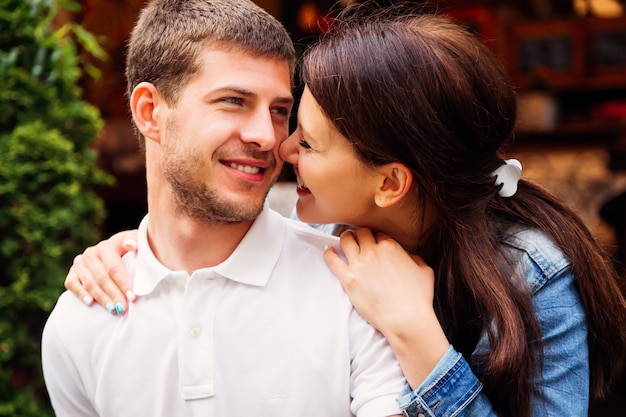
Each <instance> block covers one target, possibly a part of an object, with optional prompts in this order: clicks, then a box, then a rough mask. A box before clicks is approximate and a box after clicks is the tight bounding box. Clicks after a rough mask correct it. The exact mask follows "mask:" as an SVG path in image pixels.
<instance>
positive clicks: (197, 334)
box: [189, 326, 202, 339]
mask: <svg viewBox="0 0 626 417" xmlns="http://www.w3.org/2000/svg"><path fill="white" fill-rule="evenodd" d="M201 333H202V330H201V329H200V326H196V327H192V328H191V329H190V330H189V336H191V337H192V338H194V339H197V338H199V337H200V334H201Z"/></svg>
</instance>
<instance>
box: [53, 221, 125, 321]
mask: <svg viewBox="0 0 626 417" xmlns="http://www.w3.org/2000/svg"><path fill="white" fill-rule="evenodd" d="M136 238H137V231H136V230H128V231H123V232H119V233H116V234H114V235H113V236H111V237H110V238H109V239H107V240H103V241H101V242H99V243H98V244H96V245H95V246H91V247H88V248H87V249H85V252H83V253H82V254H80V255H78V256H76V258H74V263H73V264H72V266H71V268H70V270H69V272H68V274H67V277H66V278H65V288H67V289H68V290H69V291H71V292H72V293H73V294H74V295H75V296H77V297H78V298H80V299H81V300H82V301H83V302H84V303H85V304H86V305H92V304H93V302H94V301H96V302H97V303H98V304H100V305H102V306H103V307H105V308H106V309H107V310H108V311H109V312H110V313H112V314H116V315H122V314H124V313H125V312H126V311H127V310H128V302H127V301H131V302H132V301H134V300H135V299H136V297H135V294H134V293H133V291H132V288H133V286H132V282H131V280H130V277H129V276H128V273H127V272H126V269H125V268H124V265H123V263H122V255H124V254H125V253H126V252H128V251H132V250H136V249H137V243H136Z"/></svg>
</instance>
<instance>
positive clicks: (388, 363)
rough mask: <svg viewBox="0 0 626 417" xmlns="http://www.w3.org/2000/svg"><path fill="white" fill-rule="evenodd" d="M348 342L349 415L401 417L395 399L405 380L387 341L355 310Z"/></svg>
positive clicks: (400, 411) (351, 319)
mask: <svg viewBox="0 0 626 417" xmlns="http://www.w3.org/2000/svg"><path fill="white" fill-rule="evenodd" d="M350 339H351V341H350V343H351V345H350V350H351V356H352V358H353V359H352V363H351V377H350V379H351V381H350V383H351V396H352V404H351V406H350V409H351V411H352V413H353V414H354V415H356V416H358V417H381V416H395V415H398V414H400V415H401V414H402V410H401V409H400V407H399V405H398V402H397V401H396V398H397V397H398V394H399V393H400V392H402V389H403V388H404V386H405V384H406V379H405V378H404V375H403V374H402V370H401V369H400V366H399V364H398V362H397V360H396V358H395V356H394V354H393V351H392V350H391V347H390V346H389V344H388V342H387V340H386V339H385V338H384V337H383V336H382V334H381V333H380V332H378V331H377V330H375V329H374V328H373V327H372V326H370V325H369V323H367V322H366V321H365V319H363V317H361V315H360V314H359V313H358V312H357V311H356V310H354V311H353V312H352V315H351V317H350Z"/></svg>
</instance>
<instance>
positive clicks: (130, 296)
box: [126, 290, 137, 303]
mask: <svg viewBox="0 0 626 417" xmlns="http://www.w3.org/2000/svg"><path fill="white" fill-rule="evenodd" d="M136 298H137V296H136V295H135V293H134V292H132V291H131V290H128V291H126V299H127V300H128V301H130V302H131V303H132V302H133V301H135V299H136Z"/></svg>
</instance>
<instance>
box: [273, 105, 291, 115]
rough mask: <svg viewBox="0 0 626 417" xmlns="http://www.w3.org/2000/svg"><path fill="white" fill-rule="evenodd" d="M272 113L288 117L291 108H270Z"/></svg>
mask: <svg viewBox="0 0 626 417" xmlns="http://www.w3.org/2000/svg"><path fill="white" fill-rule="evenodd" d="M272 113H274V114H278V115H281V116H286V117H289V116H290V114H291V110H290V109H289V108H287V107H275V108H273V109H272Z"/></svg>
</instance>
